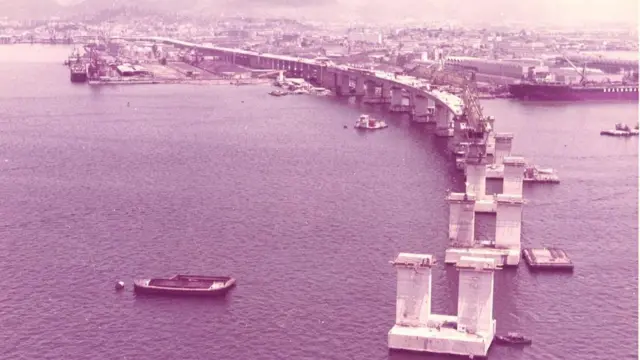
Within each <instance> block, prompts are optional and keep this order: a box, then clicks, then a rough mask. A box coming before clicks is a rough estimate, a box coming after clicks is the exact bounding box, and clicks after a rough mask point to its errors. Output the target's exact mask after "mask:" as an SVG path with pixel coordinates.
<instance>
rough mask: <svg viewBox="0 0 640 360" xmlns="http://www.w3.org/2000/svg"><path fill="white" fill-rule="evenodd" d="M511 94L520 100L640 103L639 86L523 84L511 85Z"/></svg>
mask: <svg viewBox="0 0 640 360" xmlns="http://www.w3.org/2000/svg"><path fill="white" fill-rule="evenodd" d="M509 93H510V94H511V96H513V97H514V98H516V99H520V100H553V101H594V100H596V101H599V100H626V101H638V84H637V83H636V84H593V83H592V84H587V83H584V84H581V85H571V84H562V83H538V82H522V83H518V84H511V85H509Z"/></svg>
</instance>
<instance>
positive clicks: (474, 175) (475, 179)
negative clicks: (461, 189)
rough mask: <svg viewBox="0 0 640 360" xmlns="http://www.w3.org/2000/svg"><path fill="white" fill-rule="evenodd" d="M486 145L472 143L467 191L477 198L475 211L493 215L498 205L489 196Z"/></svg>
mask: <svg viewBox="0 0 640 360" xmlns="http://www.w3.org/2000/svg"><path fill="white" fill-rule="evenodd" d="M485 149H486V146H485V144H484V143H471V144H469V150H468V153H467V158H466V160H465V169H464V170H465V175H466V181H465V190H466V193H467V194H474V195H475V197H476V204H475V211H476V212H482V213H493V212H495V211H496V204H495V201H494V197H493V196H487V158H486V155H485V154H486V150H485Z"/></svg>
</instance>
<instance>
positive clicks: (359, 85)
mask: <svg viewBox="0 0 640 360" xmlns="http://www.w3.org/2000/svg"><path fill="white" fill-rule="evenodd" d="M365 92H366V85H365V81H364V76H356V94H355V95H356V96H363V95H365Z"/></svg>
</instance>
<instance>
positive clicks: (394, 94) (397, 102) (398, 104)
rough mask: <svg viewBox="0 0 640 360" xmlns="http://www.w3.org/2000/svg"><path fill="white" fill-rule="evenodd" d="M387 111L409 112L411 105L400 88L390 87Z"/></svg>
mask: <svg viewBox="0 0 640 360" xmlns="http://www.w3.org/2000/svg"><path fill="white" fill-rule="evenodd" d="M389 111H391V112H410V111H411V106H410V103H409V101H408V99H407V98H405V96H404V94H403V92H402V88H399V87H392V88H391V105H389Z"/></svg>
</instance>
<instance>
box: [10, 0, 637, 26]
mask: <svg viewBox="0 0 640 360" xmlns="http://www.w3.org/2000/svg"><path fill="white" fill-rule="evenodd" d="M43 1H57V2H58V3H59V4H63V5H67V4H70V3H78V2H82V1H83V0H4V1H3V0H0V13H2V5H3V4H9V3H13V4H10V6H11V7H12V8H14V9H15V8H16V7H20V5H19V4H23V5H24V7H25V8H28V7H32V6H33V5H35V4H36V3H39V4H42V3H43ZM114 1H116V2H120V3H125V1H119V0H84V2H86V3H91V2H98V3H99V4H100V5H101V6H108V5H107V4H111V3H112V2H114ZM154 2H155V3H164V4H165V6H166V7H167V8H174V9H180V8H194V9H199V10H200V9H205V8H206V9H207V10H209V11H211V13H223V12H224V13H226V14H232V13H234V12H241V13H246V12H247V11H249V12H254V15H255V13H263V12H264V10H267V11H268V12H269V15H271V16H273V15H284V16H290V17H293V16H303V17H306V18H318V19H322V20H325V19H328V18H331V17H335V16H337V17H340V18H342V19H343V20H344V19H354V20H355V19H357V18H360V19H363V20H376V21H380V20H385V19H387V20H389V21H398V20H403V19H407V18H409V17H410V18H413V19H415V20H418V21H420V20H425V21H430V20H436V21H442V20H453V21H459V22H461V23H470V22H474V23H477V22H479V21H481V22H496V23H502V22H504V21H509V22H525V23H528V24H536V23H553V24H558V25H563V24H564V25H582V24H585V23H609V24H611V23H617V22H619V23H624V24H637V23H638V2H639V1H638V0H130V1H126V3H129V4H136V3H154ZM167 4H168V5H167ZM209 11H207V12H209ZM249 15H251V14H249Z"/></svg>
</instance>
